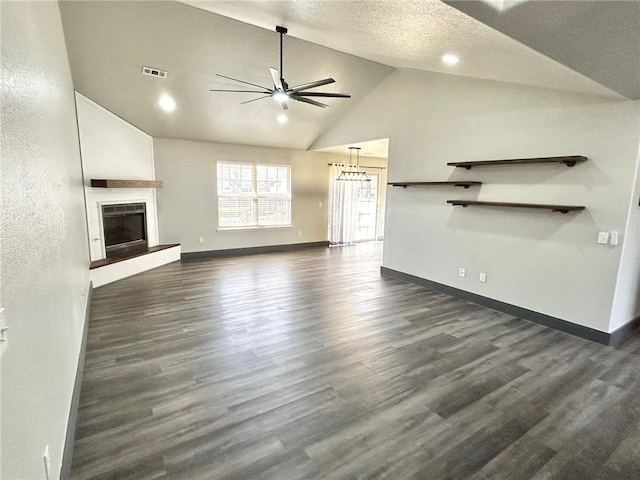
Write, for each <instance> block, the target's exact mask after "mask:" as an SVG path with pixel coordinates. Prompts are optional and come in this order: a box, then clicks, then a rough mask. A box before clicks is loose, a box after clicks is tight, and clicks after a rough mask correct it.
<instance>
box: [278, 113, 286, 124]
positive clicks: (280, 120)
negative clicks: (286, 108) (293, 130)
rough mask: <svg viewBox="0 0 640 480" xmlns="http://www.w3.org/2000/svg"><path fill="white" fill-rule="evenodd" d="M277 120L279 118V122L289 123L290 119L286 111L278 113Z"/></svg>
mask: <svg viewBox="0 0 640 480" xmlns="http://www.w3.org/2000/svg"><path fill="white" fill-rule="evenodd" d="M276 120H278V123H279V124H280V125H284V124H285V123H287V122H288V121H289V119H288V118H287V116H286V115H285V114H284V113H281V114H280V115H278V117H277V118H276Z"/></svg>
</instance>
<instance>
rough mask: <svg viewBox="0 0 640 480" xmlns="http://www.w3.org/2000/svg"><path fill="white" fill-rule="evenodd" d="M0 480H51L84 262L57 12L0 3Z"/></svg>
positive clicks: (77, 328) (81, 302)
mask: <svg viewBox="0 0 640 480" xmlns="http://www.w3.org/2000/svg"><path fill="white" fill-rule="evenodd" d="M0 16H1V31H2V42H1V44H2V47H1V48H2V50H1V55H0V60H1V65H2V66H1V68H0V71H1V73H0V75H1V76H0V83H1V85H2V99H1V102H2V151H1V158H2V168H1V176H0V180H1V181H0V185H1V186H2V198H1V200H2V206H1V208H0V225H1V230H0V240H1V242H2V256H1V260H0V264H1V269H0V270H1V273H0V299H1V300H0V302H1V304H2V306H4V307H5V308H6V316H7V319H6V322H7V325H9V326H10V327H11V330H10V331H9V342H8V344H7V345H6V346H5V348H6V349H5V351H4V354H3V355H2V359H1V360H0V362H1V365H0V375H1V380H0V386H1V390H2V392H1V394H0V395H1V396H0V404H1V409H0V410H1V412H0V418H1V422H2V426H1V428H0V431H1V433H0V435H1V439H0V457H1V459H2V462H1V463H2V465H1V470H0V477H2V478H3V479H7V480H9V479H29V480H36V479H44V478H45V471H44V466H43V454H44V450H45V445H49V447H50V455H51V466H52V474H53V478H57V477H58V475H59V472H60V464H61V458H62V452H63V447H64V445H63V444H64V438H65V432H66V428H67V420H68V418H69V410H70V404H71V397H72V392H73V384H74V378H75V375H76V368H77V362H78V356H79V351H80V344H81V339H82V333H83V321H84V314H85V306H86V305H85V304H86V294H87V290H88V286H89V282H88V266H89V252H88V246H87V233H86V229H87V227H86V222H85V214H84V195H83V188H82V172H81V165H80V154H79V149H78V134H77V129H76V117H75V107H74V98H73V85H72V81H71V72H70V69H69V62H68V58H67V51H66V47H65V43H64V37H63V32H62V25H61V21H60V14H59V10H58V3H57V2H0Z"/></svg>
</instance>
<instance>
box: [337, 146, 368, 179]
mask: <svg viewBox="0 0 640 480" xmlns="http://www.w3.org/2000/svg"><path fill="white" fill-rule="evenodd" d="M354 150H355V151H356V164H355V165H353V151H354ZM336 180H337V181H340V182H370V181H371V178H370V177H369V175H367V172H361V171H360V147H349V167H348V168H347V170H342V172H340V175H339V176H338V178H336Z"/></svg>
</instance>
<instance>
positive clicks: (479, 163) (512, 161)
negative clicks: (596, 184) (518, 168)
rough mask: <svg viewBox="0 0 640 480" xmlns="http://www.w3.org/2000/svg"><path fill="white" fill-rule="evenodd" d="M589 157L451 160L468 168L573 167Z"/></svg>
mask: <svg viewBox="0 0 640 480" xmlns="http://www.w3.org/2000/svg"><path fill="white" fill-rule="evenodd" d="M586 161H587V157H583V156H581V155H571V156H568V157H541V158H514V159H510V160H481V161H477V162H450V163H447V165H449V166H450V167H458V168H466V169H467V170H471V167H481V166H484V165H528V164H533V163H564V164H565V165H566V166H567V167H573V166H574V165H575V164H576V163H580V162H586Z"/></svg>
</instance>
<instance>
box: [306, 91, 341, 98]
mask: <svg viewBox="0 0 640 480" xmlns="http://www.w3.org/2000/svg"><path fill="white" fill-rule="evenodd" d="M296 95H298V96H300V97H326V98H351V95H347V94H346V93H325V92H298V93H296Z"/></svg>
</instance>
